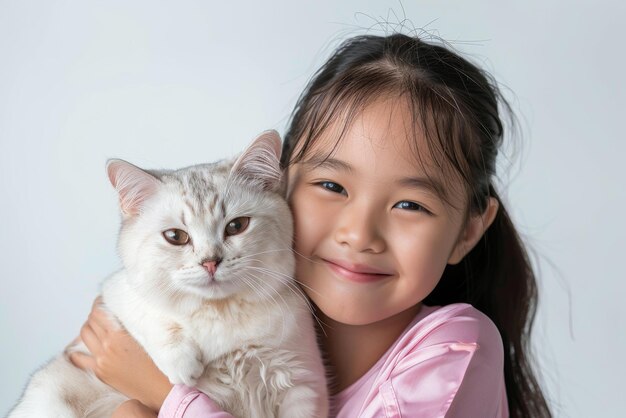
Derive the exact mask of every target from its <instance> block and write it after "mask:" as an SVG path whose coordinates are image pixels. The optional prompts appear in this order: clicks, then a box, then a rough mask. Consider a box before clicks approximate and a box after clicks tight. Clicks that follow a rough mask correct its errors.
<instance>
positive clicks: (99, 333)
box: [69, 298, 231, 418]
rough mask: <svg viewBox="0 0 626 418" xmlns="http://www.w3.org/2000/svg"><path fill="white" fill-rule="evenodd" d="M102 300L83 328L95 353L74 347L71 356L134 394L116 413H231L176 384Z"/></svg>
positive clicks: (223, 416) (168, 417)
mask: <svg viewBox="0 0 626 418" xmlns="http://www.w3.org/2000/svg"><path fill="white" fill-rule="evenodd" d="M100 303H101V298H97V299H96V300H95V301H94V303H93V306H92V309H91V313H90V314H89V318H88V319H87V322H85V324H84V325H83V327H82V328H81V331H80V337H81V339H82V340H83V342H84V343H85V345H86V346H87V348H88V349H89V352H90V353H91V355H89V354H83V353H78V352H73V353H71V354H70V355H69V357H70V360H71V361H72V363H73V364H74V365H75V366H77V367H79V368H81V369H83V370H91V371H92V372H94V373H95V375H96V376H97V377H98V378H99V379H100V380H102V381H103V382H104V383H106V384H108V385H109V386H111V387H113V388H114V389H116V390H117V391H119V392H121V393H122V394H124V395H125V396H127V397H129V398H130V399H131V401H128V402H125V403H124V404H122V405H121V406H120V407H119V408H118V410H116V414H118V415H119V416H120V417H121V416H128V417H151V416H156V413H157V412H159V411H160V412H159V417H162V418H172V417H185V418H194V417H201V416H202V417H206V418H209V417H212V418H228V417H231V415H230V414H227V413H226V412H223V411H222V410H221V409H220V408H219V407H218V406H217V404H215V402H213V401H212V400H211V399H209V397H208V396H206V395H205V394H203V393H201V392H199V391H197V390H195V389H192V388H188V387H186V386H182V385H178V386H173V385H172V384H171V383H170V381H169V379H168V378H167V376H165V375H164V374H163V372H161V370H159V369H158V367H157V366H156V364H154V362H153V361H152V359H151V358H150V356H148V354H147V353H146V352H145V350H144V349H143V348H142V347H141V346H140V345H139V343H138V342H137V341H135V339H134V338H133V337H131V336H130V335H129V334H128V333H127V332H126V331H125V330H123V329H118V328H117V327H116V326H115V325H114V324H112V323H111V322H110V321H109V319H108V317H107V314H106V313H105V312H104V311H102V310H101V309H99V305H100ZM150 414H152V415H150Z"/></svg>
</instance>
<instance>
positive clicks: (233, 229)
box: [224, 216, 250, 236]
mask: <svg viewBox="0 0 626 418" xmlns="http://www.w3.org/2000/svg"><path fill="white" fill-rule="evenodd" d="M249 223H250V218H248V217H245V216H242V217H240V218H235V219H233V220H232V221H230V222H228V225H226V229H225V230H224V232H225V233H226V236H232V235H237V234H241V233H242V232H243V231H245V230H246V228H248V224H249Z"/></svg>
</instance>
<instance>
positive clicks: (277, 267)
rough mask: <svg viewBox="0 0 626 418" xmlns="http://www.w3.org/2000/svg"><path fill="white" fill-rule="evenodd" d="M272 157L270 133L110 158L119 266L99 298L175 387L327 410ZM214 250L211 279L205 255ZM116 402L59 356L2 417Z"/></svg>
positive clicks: (284, 411)
mask: <svg viewBox="0 0 626 418" xmlns="http://www.w3.org/2000/svg"><path fill="white" fill-rule="evenodd" d="M279 156H280V138H279V137H278V134H277V133H276V132H275V131H267V132H264V133H263V134H262V135H260V136H259V137H258V138H257V139H256V140H255V141H253V143H252V145H250V146H249V147H248V149H247V150H245V151H244V152H243V153H242V154H241V156H240V157H239V158H238V159H237V160H236V161H233V160H225V161H220V162H217V163H214V164H203V165H197V166H192V167H188V168H185V169H180V170H177V171H158V172H157V171H149V172H147V171H144V170H141V169H139V168H137V167H135V166H133V165H131V164H129V163H126V162H124V161H121V160H111V161H109V163H108V164H107V171H108V175H109V178H110V180H111V182H112V184H113V185H114V186H115V187H116V189H117V191H118V192H119V196H120V204H121V208H122V214H123V222H122V227H121V230H120V236H119V243H118V248H119V253H120V255H121V258H122V260H123V263H124V269H123V270H121V271H119V272H117V273H115V274H114V275H112V276H111V277H109V278H108V279H106V280H105V281H104V283H103V286H102V297H103V301H104V306H105V308H106V309H107V310H108V311H109V312H110V313H111V317H112V318H114V320H116V321H119V323H120V324H121V325H122V326H123V327H124V328H126V329H127V330H128V332H129V333H130V334H131V335H132V336H133V337H135V339H136V340H137V341H139V343H140V344H141V345H142V346H143V347H144V349H145V350H146V351H147V353H148V354H149V355H150V356H151V357H152V359H153V360H154V361H155V363H156V364H157V366H158V367H159V368H160V369H161V370H162V371H163V372H164V373H165V374H166V375H167V376H168V377H169V379H170V381H171V382H172V383H184V384H186V385H188V386H195V387H197V388H198V389H200V390H202V391H203V392H205V393H207V394H208V395H209V396H210V397H211V399H213V400H214V401H216V402H217V403H218V404H219V405H221V406H222V407H223V408H224V409H225V410H227V411H228V412H230V413H231V414H233V415H234V416H235V417H258V418H266V417H274V416H277V417H285V418H298V417H316V418H318V417H325V416H326V414H327V410H328V400H327V389H326V379H325V373H324V368H323V364H322V361H321V358H320V352H319V349H318V347H317V344H316V338H315V333H314V326H313V320H312V316H311V312H310V310H309V306H308V305H307V302H306V299H305V298H304V296H303V294H302V292H301V291H300V290H299V289H298V287H297V286H296V284H295V282H294V281H293V279H292V277H293V273H294V257H293V253H292V251H291V243H292V219H291V214H290V212H289V208H288V206H287V204H286V202H285V200H284V199H283V198H282V196H281V193H280V188H281V186H280V179H281V171H280V168H279ZM239 217H250V221H249V224H248V227H247V229H246V230H245V231H244V232H242V233H240V234H238V235H233V236H228V237H225V232H224V231H225V228H226V226H227V225H228V224H229V222H230V221H232V220H233V219H235V218H239ZM172 228H177V229H180V230H184V231H186V232H187V233H188V235H189V238H190V243H188V244H186V245H172V244H170V243H169V242H168V241H167V240H166V239H165V238H164V236H163V235H162V233H163V231H165V230H169V229H172ZM216 258H219V259H221V262H220V263H219V264H218V266H217V269H216V270H215V272H214V276H213V279H211V276H212V275H211V270H210V269H209V268H205V267H203V266H202V263H203V262H205V261H206V260H214V259H216ZM73 349H74V350H82V351H86V347H85V346H84V344H82V343H80V344H78V345H77V346H76V347H73ZM125 399H126V398H125V397H124V396H122V395H121V394H119V393H117V392H115V391H113V390H112V389H111V388H109V387H108V386H107V385H105V384H103V383H101V382H100V381H99V380H98V379H97V378H96V377H95V376H94V375H93V374H91V373H87V372H84V371H82V370H80V369H78V368H76V367H74V366H73V365H72V364H71V363H70V362H69V360H68V359H67V353H64V354H63V355H59V356H58V357H57V358H55V359H53V360H52V361H51V362H50V363H49V364H47V365H46V366H44V367H43V368H42V369H41V370H39V371H38V372H37V373H36V374H35V375H34V376H33V377H32V379H31V381H30V383H29V385H28V387H27V388H26V391H25V393H24V395H23V397H22V399H21V400H20V403H19V404H18V405H17V406H16V407H15V409H14V410H13V411H12V412H11V414H10V415H9V417H10V418H21V417H33V418H34V417H37V418H43V417H98V418H100V417H109V416H110V415H111V413H112V411H113V410H114V409H115V407H117V406H118V405H119V404H120V403H121V402H123V401H124V400H125Z"/></svg>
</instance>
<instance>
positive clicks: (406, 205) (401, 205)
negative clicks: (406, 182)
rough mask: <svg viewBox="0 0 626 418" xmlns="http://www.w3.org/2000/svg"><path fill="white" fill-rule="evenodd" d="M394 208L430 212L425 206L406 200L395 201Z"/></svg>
mask: <svg viewBox="0 0 626 418" xmlns="http://www.w3.org/2000/svg"><path fill="white" fill-rule="evenodd" d="M394 208H398V209H405V210H413V211H418V212H426V213H430V212H429V211H428V210H427V209H426V208H424V206H422V205H420V204H418V203H415V202H410V201H408V200H403V201H402V202H398V203H396V205H395V206H394Z"/></svg>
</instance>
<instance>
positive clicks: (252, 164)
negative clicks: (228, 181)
mask: <svg viewBox="0 0 626 418" xmlns="http://www.w3.org/2000/svg"><path fill="white" fill-rule="evenodd" d="M280 154H281V140H280V135H278V132H276V131H275V130H269V131H265V132H263V133H261V134H260V135H259V136H258V137H256V139H255V140H254V141H252V143H251V144H250V145H249V146H248V148H246V149H245V151H244V152H243V153H241V155H240V156H239V158H237V160H236V161H235V164H234V165H233V167H232V168H231V170H230V173H231V175H232V174H235V175H239V176H242V177H244V178H246V179H248V180H250V181H252V182H256V183H258V184H259V185H260V186H261V187H262V188H263V189H265V190H277V189H278V187H279V186H280V178H281V175H282V172H281V170H280Z"/></svg>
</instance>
